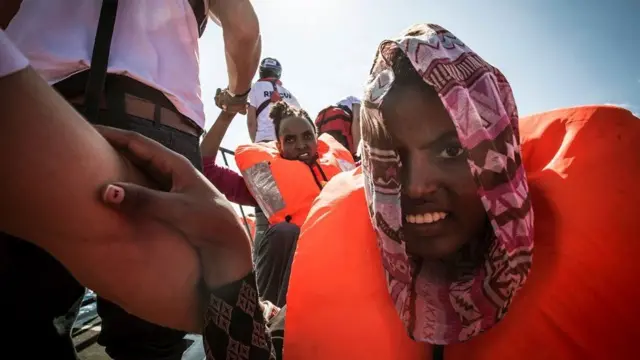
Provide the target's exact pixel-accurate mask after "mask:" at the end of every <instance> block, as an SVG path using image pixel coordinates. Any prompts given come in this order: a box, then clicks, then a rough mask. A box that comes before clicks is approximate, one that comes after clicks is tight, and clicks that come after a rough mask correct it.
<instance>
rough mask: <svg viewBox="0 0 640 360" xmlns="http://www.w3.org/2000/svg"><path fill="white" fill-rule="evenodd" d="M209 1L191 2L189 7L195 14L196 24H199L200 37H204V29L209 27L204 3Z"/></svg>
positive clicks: (190, 0)
mask: <svg viewBox="0 0 640 360" xmlns="http://www.w3.org/2000/svg"><path fill="white" fill-rule="evenodd" d="M205 1H209V0H189V5H191V9H192V10H193V14H194V15H195V16H196V22H197V23H198V36H202V34H203V33H204V29H206V27H207V13H206V12H205V8H206V7H205V5H204V2H205Z"/></svg>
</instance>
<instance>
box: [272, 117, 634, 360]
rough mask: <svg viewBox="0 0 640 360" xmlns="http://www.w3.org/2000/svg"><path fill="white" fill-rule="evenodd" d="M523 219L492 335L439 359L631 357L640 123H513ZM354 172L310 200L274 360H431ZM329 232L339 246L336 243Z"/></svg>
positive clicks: (553, 119) (585, 120) (573, 119)
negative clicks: (507, 302) (518, 143)
mask: <svg viewBox="0 0 640 360" xmlns="http://www.w3.org/2000/svg"><path fill="white" fill-rule="evenodd" d="M520 131H521V140H522V153H523V161H524V163H525V168H526V170H527V172H528V177H529V178H528V179H529V185H530V191H531V196H532V204H533V207H534V212H535V215H536V216H535V248H534V261H533V267H532V270H531V274H530V277H529V279H528V281H527V283H526V284H525V286H524V287H523V289H522V290H521V291H520V292H519V293H518V295H516V297H515V299H514V300H513V303H512V304H511V307H510V309H509V312H508V313H507V315H506V316H505V318H504V319H503V320H502V321H501V322H500V323H498V324H497V325H496V326H495V327H494V328H492V329H490V330H488V331H487V332H485V333H483V334H481V335H479V336H477V337H474V338H473V339H471V340H469V341H467V342H465V343H461V344H453V345H446V346H444V354H443V357H442V358H443V359H444V360H463V359H464V360H496V359H500V360H512V359H513V360H521V359H524V360H550V359H554V360H555V359H563V360H564V359H569V360H572V359H576V360H577V359H580V360H585V359H594V360H596V359H635V358H637V356H638V355H637V352H638V345H637V343H638V339H640V328H639V327H638V326H636V325H637V322H638V320H640V307H639V306H638V304H640V286H638V280H637V276H638V274H639V273H640V262H639V261H638V254H640V241H639V239H640V219H639V218H638V215H637V212H635V211H633V209H634V208H635V206H636V205H637V204H638V203H640V188H639V187H638V179H640V153H639V152H638V144H640V119H638V118H636V117H634V116H633V115H632V114H631V113H630V112H628V111H626V110H624V109H621V108H616V107H605V106H590V107H579V108H571V109H563V110H556V111H551V112H548V113H544V114H539V115H534V116H530V117H526V118H523V119H521V121H520ZM362 177H363V176H362V174H361V172H360V168H358V169H356V170H355V171H353V172H349V173H345V174H341V175H339V176H337V177H336V178H335V179H334V180H333V181H332V182H331V183H330V184H329V186H327V187H326V188H325V190H324V191H323V192H322V194H321V195H320V196H319V197H318V199H317V200H316V201H315V203H314V205H313V208H312V210H311V211H310V213H309V217H308V218H307V221H306V222H305V225H304V227H303V228H302V233H301V236H300V239H299V240H298V245H297V251H296V255H295V259H294V262H293V268H292V273H291V279H290V283H289V291H288V296H287V314H286V321H285V337H284V341H285V344H284V359H285V360H302V359H304V360H324V359H333V360H341V359H368V360H425V359H432V354H433V349H432V346H431V345H429V344H424V343H417V342H414V341H412V340H410V339H409V337H408V335H407V332H406V330H405V328H404V326H403V324H402V322H401V321H400V319H399V317H398V315H397V312H396V310H395V308H394V305H393V304H392V302H391V298H390V296H389V294H388V290H387V287H386V282H385V279H384V272H383V268H382V263H381V257H380V251H379V249H378V247H377V244H376V236H375V234H374V231H373V229H372V226H371V223H370V220H369V214H368V211H367V204H366V201H365V196H364V191H363V181H362ZM338 234H339V236H338Z"/></svg>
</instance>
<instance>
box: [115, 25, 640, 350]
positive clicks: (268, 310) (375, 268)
mask: <svg viewBox="0 0 640 360" xmlns="http://www.w3.org/2000/svg"><path fill="white" fill-rule="evenodd" d="M364 103H365V104H366V105H365V110H364V111H363V117H362V139H363V144H362V150H363V151H362V153H363V165H362V167H360V168H357V169H355V170H353V171H350V172H346V173H344V174H340V175H338V176H336V177H335V178H334V179H332V181H331V182H329V184H328V185H327V186H326V187H325V188H324V189H323V191H322V192H321V193H320V195H319V196H318V197H317V199H316V200H315V201H314V204H313V206H312V208H311V210H310V211H309V214H308V216H307V218H306V220H305V221H304V225H303V228H302V230H301V236H300V239H299V241H298V245H297V250H296V255H295V261H294V263H293V268H292V273H291V280H290V287H289V292H288V294H287V305H286V307H285V308H283V309H282V310H281V311H280V312H279V313H277V315H276V316H275V317H273V315H274V314H275V313H276V312H275V311H274V310H273V308H272V307H268V306H266V305H265V304H264V303H261V302H259V299H258V297H257V295H256V291H255V288H256V285H255V275H254V273H253V272H249V270H247V271H248V272H249V273H248V274H247V275H246V276H245V277H243V278H238V279H237V280H236V281H233V282H230V283H227V284H226V285H223V286H220V287H217V288H216V287H212V288H209V289H208V290H209V291H210V305H209V307H208V311H207V313H206V315H205V320H204V323H205V328H204V330H203V335H204V339H205V347H206V353H207V357H208V358H210V359H213V358H221V357H226V356H227V355H228V354H232V355H233V354H234V353H233V352H234V351H236V349H237V352H240V351H241V352H242V354H245V355H244V356H245V357H247V358H251V359H272V358H274V357H275V358H277V359H280V358H282V355H283V354H284V359H286V360H297V359H352V358H367V359H376V360H387V359H410V360H413V359H415V360H423V359H447V360H462V359H471V360H485V359H486V360H488V359H496V358H499V359H526V360H529V359H531V360H534V359H607V358H615V359H633V358H635V356H636V353H637V349H636V347H637V346H636V345H635V343H636V342H635V339H637V338H638V336H639V335H640V330H637V329H636V327H635V326H634V325H635V322H636V321H637V319H638V318H640V310H639V309H638V307H637V303H638V301H640V289H639V288H638V287H637V286H633V284H634V283H635V277H636V274H637V273H638V265H637V260H636V254H637V253H638V252H639V251H640V244H639V243H638V242H636V241H629V240H630V239H631V240H632V239H635V238H636V237H637V236H638V235H640V223H639V222H638V221H637V216H636V215H634V213H633V212H632V211H629V210H630V208H631V207H632V206H633V204H635V203H637V202H638V201H640V191H639V190H638V188H637V179H638V178H640V163H639V162H638V161H637V160H638V158H637V151H635V149H636V147H637V144H638V142H640V119H638V118H637V117H635V116H634V115H633V114H631V112H629V111H627V110H624V109H621V108H617V107H611V106H583V107H574V108H567V109H559V110H555V111H550V112H547V113H542V114H537V115H533V116H529V117H525V118H522V119H519V116H518V112H517V109H516V105H515V101H514V99H513V95H512V91H511V87H510V85H509V83H508V82H507V80H506V78H505V77H504V75H503V74H502V73H501V72H500V71H499V70H498V69H497V68H495V67H493V66H491V65H490V64H488V63H486V62H485V61H484V60H483V59H482V58H480V57H479V56H478V55H477V54H476V53H474V52H473V51H472V50H471V49H469V48H468V47H467V46H466V45H465V44H464V43H463V42H462V41H461V40H460V39H458V38H456V37H455V36H454V35H453V34H451V33H450V32H448V31H447V30H445V29H443V28H442V27H440V26H437V25H430V24H423V25H418V26H414V27H412V28H411V29H409V30H408V31H407V32H406V33H405V34H404V35H403V36H401V37H399V38H396V39H394V40H388V41H384V42H383V43H382V44H381V46H380V48H379V51H378V53H377V55H376V60H375V62H374V66H373V67H372V70H371V76H370V82H369V84H368V86H367V90H366V93H365V102H364ZM425 114H429V116H425ZM420 128H422V129H423V130H420ZM130 148H131V147H130ZM157 152H158V156H159V157H160V158H162V157H167V158H169V157H172V156H173V155H172V154H170V152H168V151H167V150H164V149H160V148H159V149H158V150H157ZM165 170H166V169H165ZM173 176H176V175H173ZM139 190H140V188H136V187H133V188H131V189H128V188H127V189H126V191H127V192H129V191H130V192H132V193H133V194H131V195H132V196H129V195H127V196H125V197H124V201H125V202H129V204H128V206H127V208H128V209H132V208H136V207H140V209H141V211H138V212H136V216H141V217H146V218H156V221H159V222H165V223H169V224H173V225H174V226H176V227H177V228H178V229H181V231H182V232H184V233H187V234H194V233H195V234H199V235H198V236H194V237H195V238H206V236H205V235H206V234H205V233H206V231H205V230H204V229H205V227H204V226H196V225H197V224H193V223H184V222H180V221H177V219H179V218H180V217H178V216H175V215H173V214H170V215H161V216H158V214H157V213H156V212H157V208H150V207H145V206H144V205H145V204H146V203H148V200H149V197H148V196H147V197H146V198H141V197H140V196H138V194H135V192H136V191H139ZM187 190H188V189H187ZM187 190H182V189H180V188H174V189H172V191H173V192H174V193H176V196H174V197H171V198H167V200H166V201H165V204H164V206H165V207H167V208H171V206H170V202H171V201H173V202H176V201H182V199H184V198H189V195H190V194H189V192H188V191H187ZM105 199H107V200H108V198H105ZM136 202H137V203H136ZM201 208H202V209H204V210H201ZM190 209H191V210H192V211H195V212H202V211H204V212H206V207H192V208H190ZM145 210H146V212H147V213H146V214H145ZM185 210H186V209H185ZM534 210H535V212H536V218H535V223H534V219H533V211H534ZM192 215H193V214H192ZM196 218H200V219H205V218H207V216H197V217H196ZM534 224H535V248H534V231H533V230H534ZM221 246H224V244H223V245H221ZM240 252H242V251H240V250H238V251H237V252H235V253H233V254H231V253H230V254H229V256H238V259H241V258H246V257H247V256H248V253H247V252H246V250H244V251H243V252H242V253H240ZM533 254H535V259H536V260H535V262H533ZM238 259H235V261H237V260H238ZM630 284H631V285H630ZM285 309H286V312H285ZM285 316H286V323H285V324H283V320H284V319H285ZM267 322H269V323H267ZM267 326H268V329H267ZM283 328H284V330H286V336H284V333H283V332H282V330H283ZM283 341H284V352H282V349H281V348H280V349H279V348H278V345H279V344H280V345H281V344H282V342H283ZM276 354H277V356H274V355H276Z"/></svg>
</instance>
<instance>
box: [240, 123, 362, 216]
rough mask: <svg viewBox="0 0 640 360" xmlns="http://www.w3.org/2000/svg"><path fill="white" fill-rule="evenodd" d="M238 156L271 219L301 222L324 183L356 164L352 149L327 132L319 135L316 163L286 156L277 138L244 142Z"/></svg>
mask: <svg viewBox="0 0 640 360" xmlns="http://www.w3.org/2000/svg"><path fill="white" fill-rule="evenodd" d="M235 159H236V164H237V165H238V168H239V169H240V172H241V173H242V176H243V177H244V181H245V182H246V184H247V188H248V189H249V191H250V192H251V194H252V195H253V197H254V198H255V199H256V202H257V203H258V205H260V208H261V209H262V211H264V213H265V215H266V216H267V218H268V219H269V223H270V224H277V223H280V222H282V221H289V222H291V223H293V224H296V225H298V226H302V223H303V222H304V220H305V219H306V218H307V213H308V212H309V209H310V208H311V203H312V202H313V200H314V199H315V198H316V197H317V196H318V194H320V190H322V188H323V187H324V184H326V182H327V181H329V180H330V179H331V178H332V177H334V176H335V175H336V174H338V173H340V172H342V171H345V170H351V169H353V168H354V167H355V166H354V162H353V157H352V156H351V153H349V151H348V150H347V149H345V148H344V147H343V146H342V145H340V143H338V142H337V141H336V140H335V139H334V138H333V137H331V135H328V134H324V135H320V137H318V160H317V161H316V163H315V164H313V165H307V164H306V163H304V162H302V161H298V160H286V159H283V158H282V157H281V156H280V153H279V152H278V149H277V148H276V143H275V141H272V142H269V143H256V144H248V145H241V146H239V147H238V149H237V150H236V155H235Z"/></svg>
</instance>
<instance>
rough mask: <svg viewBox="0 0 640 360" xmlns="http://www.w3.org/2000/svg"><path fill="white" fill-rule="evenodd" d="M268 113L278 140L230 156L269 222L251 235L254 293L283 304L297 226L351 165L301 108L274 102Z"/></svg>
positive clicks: (345, 153) (243, 148)
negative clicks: (254, 277)
mask: <svg viewBox="0 0 640 360" xmlns="http://www.w3.org/2000/svg"><path fill="white" fill-rule="evenodd" d="M269 116H270V117H271V119H272V120H273V125H274V129H275V134H276V138H277V139H278V140H277V141H271V142H267V143H251V144H247V145H241V146H239V147H238V148H237V149H236V151H235V160H236V164H237V165H238V168H239V169H240V172H241V173H242V177H243V178H244V181H245V183H246V187H247V188H248V190H249V192H250V193H251V194H252V195H253V197H254V199H255V201H256V202H257V203H258V205H259V208H260V209H262V211H263V212H264V215H265V217H266V218H267V220H268V222H269V227H268V229H267V230H266V231H265V232H264V234H263V235H262V236H260V235H258V236H256V238H255V239H254V246H253V259H254V264H255V268H256V278H257V281H258V293H259V294H260V296H261V297H262V298H263V299H265V300H268V301H271V302H272V303H274V304H276V305H278V306H283V305H284V304H285V302H286V293H287V289H288V282H289V274H290V272H291V261H292V259H293V254H294V251H295V246H296V242H297V240H298V236H299V233H300V226H302V224H303V222H304V220H305V218H306V216H307V213H308V211H309V209H310V208H311V203H312V202H313V200H314V199H315V198H316V197H317V196H318V194H319V193H320V191H321V190H322V188H323V187H324V186H325V184H326V183H327V182H328V181H329V180H330V179H331V178H332V177H333V176H335V175H336V174H338V173H340V172H342V171H345V170H351V169H353V168H354V161H353V158H352V156H351V153H350V152H349V150H347V149H345V148H344V147H343V146H342V145H341V144H340V143H338V142H337V141H336V140H335V139H334V138H333V137H331V136H330V135H321V136H319V137H318V136H317V130H316V128H315V126H314V124H313V121H312V120H311V117H310V116H309V114H308V113H307V112H306V111H305V110H303V109H300V108H297V107H294V106H291V105H289V104H288V103H287V102H285V101H279V102H277V103H275V104H274V105H273V106H272V108H271V110H270V113H269ZM258 224H259V223H258V219H257V216H256V227H258Z"/></svg>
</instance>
